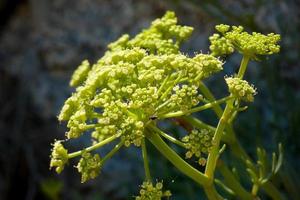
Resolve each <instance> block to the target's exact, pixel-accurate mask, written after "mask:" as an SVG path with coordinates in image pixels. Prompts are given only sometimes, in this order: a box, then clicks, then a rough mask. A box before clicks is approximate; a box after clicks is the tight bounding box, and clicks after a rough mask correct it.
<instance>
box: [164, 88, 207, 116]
mask: <svg viewBox="0 0 300 200" xmlns="http://www.w3.org/2000/svg"><path fill="white" fill-rule="evenodd" d="M173 92H174V94H172V95H171V98H170V100H171V101H170V103H169V104H168V107H171V108H173V109H176V110H182V111H185V110H188V109H190V108H191V107H193V106H196V105H198V104H199V102H200V101H201V100H203V96H202V95H199V93H198V88H197V86H195V85H192V86H189V85H182V86H180V85H176V86H175V87H174V88H173Z"/></svg>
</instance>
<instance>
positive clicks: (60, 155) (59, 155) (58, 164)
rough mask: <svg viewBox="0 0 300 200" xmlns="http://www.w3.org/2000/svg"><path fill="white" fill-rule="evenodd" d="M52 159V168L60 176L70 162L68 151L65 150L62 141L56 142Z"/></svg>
mask: <svg viewBox="0 0 300 200" xmlns="http://www.w3.org/2000/svg"><path fill="white" fill-rule="evenodd" d="M50 157H51V161H50V168H52V167H55V170H56V172H57V173H58V174H60V173H61V172H62V170H63V169H64V167H65V164H66V163H67V162H68V150H67V149H65V148H64V146H63V145H62V143H61V141H55V143H54V144H53V149H52V153H51V156H50Z"/></svg>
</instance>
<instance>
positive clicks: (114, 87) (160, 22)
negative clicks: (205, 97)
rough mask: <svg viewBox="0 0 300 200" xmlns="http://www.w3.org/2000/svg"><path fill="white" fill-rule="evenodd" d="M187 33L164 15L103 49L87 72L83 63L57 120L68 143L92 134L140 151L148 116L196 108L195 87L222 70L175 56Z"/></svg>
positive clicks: (204, 58)
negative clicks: (63, 123) (115, 137)
mask: <svg viewBox="0 0 300 200" xmlns="http://www.w3.org/2000/svg"><path fill="white" fill-rule="evenodd" d="M191 32H192V28H191V27H186V26H180V25H177V18H176V17H175V14H174V13H173V12H167V13H166V14H165V16H163V17H162V18H161V19H157V20H155V21H154V22H153V23H152V25H151V26H150V28H148V29H145V30H143V31H142V32H141V33H140V34H138V35H137V36H136V37H134V38H132V39H130V37H129V36H128V35H123V36H122V37H121V38H120V39H118V40H117V41H116V42H114V43H112V44H110V45H108V47H109V50H108V51H107V52H106V53H105V55H104V56H103V57H102V58H101V59H99V60H98V62H97V63H95V64H94V65H92V66H91V67H90V65H89V63H88V62H87V61H84V62H83V63H82V64H81V66H79V68H78V69H77V70H76V71H75V73H74V75H73V77H72V81H71V85H73V86H77V88H76V91H75V92H74V93H73V94H72V96H71V97H70V98H69V99H68V100H67V101H66V102H65V104H64V106H63V108H62V110H61V112H60V114H59V116H58V119H59V120H60V121H67V127H68V128H69V130H68V132H67V133H66V135H67V138H68V139H71V138H78V137H79V136H81V135H82V134H83V133H85V132H91V133H92V134H91V135H92V137H93V138H94V139H96V141H102V140H104V139H106V138H108V137H111V136H113V135H118V136H119V137H120V138H122V139H123V140H125V141H124V142H125V146H130V144H134V145H136V146H140V145H141V141H142V139H143V137H144V128H145V125H146V124H147V122H148V121H149V118H150V117H151V116H155V115H159V112H161V113H166V112H168V111H179V110H185V109H188V108H190V107H192V106H196V105H197V104H198V102H199V101H200V99H201V98H200V97H201V96H200V95H199V93H198V90H197V85H198V84H199V81H200V80H202V79H204V78H207V77H208V76H210V75H212V74H213V73H216V72H218V71H220V70H222V65H223V63H222V62H221V61H220V60H218V59H217V58H215V57H213V56H212V55H205V54H198V55H196V56H195V57H188V56H186V55H183V54H182V53H180V52H179V45H180V43H181V41H183V40H185V39H187V38H188V37H189V36H190V34H191ZM174 87H175V88H177V87H178V88H179V89H178V90H172V89H173V88H174ZM183 95H184V96H183ZM170 99H171V100H170ZM167 100H170V101H168V102H167V104H166V103H165V102H166V101H167ZM163 104H166V105H164V106H162V105H163ZM158 108H160V109H158Z"/></svg>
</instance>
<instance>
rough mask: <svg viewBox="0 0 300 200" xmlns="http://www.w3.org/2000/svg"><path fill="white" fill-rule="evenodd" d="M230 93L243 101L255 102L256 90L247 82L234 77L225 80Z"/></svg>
mask: <svg viewBox="0 0 300 200" xmlns="http://www.w3.org/2000/svg"><path fill="white" fill-rule="evenodd" d="M225 80H226V83H227V86H228V89H229V92H230V93H231V94H232V95H233V96H235V97H236V98H238V99H241V100H243V101H248V102H252V101H254V95H255V94H256V90H255V88H254V87H253V86H251V85H250V84H249V83H248V82H247V81H246V80H243V79H240V78H234V77H228V78H225Z"/></svg>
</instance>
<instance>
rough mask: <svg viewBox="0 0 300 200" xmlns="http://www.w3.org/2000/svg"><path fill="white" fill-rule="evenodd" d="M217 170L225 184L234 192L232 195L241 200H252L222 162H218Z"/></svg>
mask: <svg viewBox="0 0 300 200" xmlns="http://www.w3.org/2000/svg"><path fill="white" fill-rule="evenodd" d="M218 169H219V170H220V172H221V174H222V176H223V177H224V182H225V184H226V185H227V186H228V187H229V188H230V189H231V190H233V191H234V193H235V194H236V195H237V196H238V197H239V198H240V199H243V200H252V199H253V198H252V195H251V194H250V193H249V192H247V191H246V190H245V189H244V188H243V186H242V185H241V184H240V183H239V181H237V180H236V178H235V176H234V175H233V174H232V172H231V171H230V170H229V169H228V167H227V166H226V165H225V164H224V163H223V162H222V161H220V162H218Z"/></svg>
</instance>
